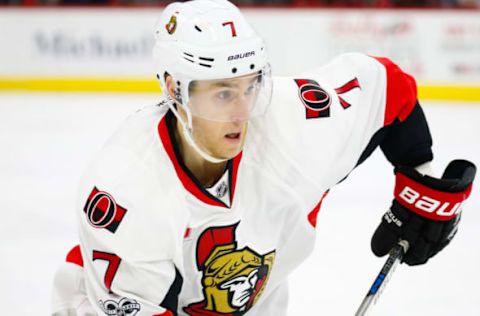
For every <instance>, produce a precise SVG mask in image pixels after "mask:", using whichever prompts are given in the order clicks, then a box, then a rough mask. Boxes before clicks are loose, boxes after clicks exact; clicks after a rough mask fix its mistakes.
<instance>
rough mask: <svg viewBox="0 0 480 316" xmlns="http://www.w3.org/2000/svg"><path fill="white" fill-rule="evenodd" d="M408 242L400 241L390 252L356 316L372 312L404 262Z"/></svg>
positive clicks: (363, 315)
mask: <svg viewBox="0 0 480 316" xmlns="http://www.w3.org/2000/svg"><path fill="white" fill-rule="evenodd" d="M408 247H409V244H408V241H406V240H400V241H399V242H398V243H397V244H396V245H395V246H394V247H393V248H392V250H390V254H389V256H388V259H387V261H386V262H385V264H384V265H383V267H382V270H380V273H379V274H378V275H377V278H376V279H375V281H374V282H373V284H372V286H371V287H370V290H369V291H368V293H367V295H366V296H365V298H364V299H363V301H362V304H361V305H360V307H359V308H358V309H357V312H356V313H355V316H365V315H367V314H368V312H369V311H370V310H371V307H372V306H373V305H374V304H375V303H376V302H377V300H378V298H379V296H380V294H381V293H382V291H383V289H384V288H385V286H386V285H387V283H388V280H390V277H391V276H392V274H393V271H395V268H396V267H397V265H398V264H399V263H400V262H402V259H403V256H404V255H405V253H406V252H407V251H408Z"/></svg>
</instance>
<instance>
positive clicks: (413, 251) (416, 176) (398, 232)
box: [371, 160, 476, 265]
mask: <svg viewBox="0 0 480 316" xmlns="http://www.w3.org/2000/svg"><path fill="white" fill-rule="evenodd" d="M475 171H476V168H475V165H474V164H473V163H471V162H469V161H466V160H454V161H452V162H450V164H449V165H448V167H447V168H446V169H445V172H444V173H443V176H442V178H441V179H437V178H432V177H430V176H423V175H421V174H420V173H418V172H417V171H416V170H415V169H413V168H410V167H398V168H396V169H395V175H396V183H395V199H394V200H393V203H392V206H391V208H390V210H388V211H387V212H386V213H385V214H384V215H383V218H382V222H381V223H380V225H379V226H378V227H377V229H376V231H375V233H374V234H373V237H372V242H371V247H372V251H373V253H374V254H375V255H377V256H379V257H381V256H384V255H386V254H387V253H388V252H389V251H390V249H391V248H392V247H393V246H394V245H395V244H396V243H397V242H398V241H399V240H400V239H404V240H407V241H408V242H409V244H410V248H409V250H408V251H407V253H406V255H405V257H404V258H403V261H404V262H406V263H407V264H408V265H419V264H424V263H426V262H427V261H428V259H429V258H431V257H433V256H434V255H435V254H437V253H438V252H439V251H440V250H442V249H443V248H444V247H445V246H446V245H448V244H449V243H450V241H451V240H452V238H453V237H454V236H455V234H456V232H457V225H458V223H459V221H460V211H461V204H462V202H463V201H464V200H466V199H467V198H468V196H469V195H470V192H471V190H472V182H473V178H474V177H475Z"/></svg>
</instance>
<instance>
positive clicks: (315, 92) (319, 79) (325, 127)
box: [263, 53, 417, 195]
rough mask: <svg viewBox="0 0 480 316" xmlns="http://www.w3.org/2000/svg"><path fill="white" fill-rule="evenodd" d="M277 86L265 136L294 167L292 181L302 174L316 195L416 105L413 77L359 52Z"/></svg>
mask: <svg viewBox="0 0 480 316" xmlns="http://www.w3.org/2000/svg"><path fill="white" fill-rule="evenodd" d="M275 84H276V85H274V94H273V102H272V108H271V109H269V118H268V119H267V120H266V122H264V124H263V125H265V126H266V129H267V131H266V133H268V134H269V135H270V139H271V140H272V142H273V143H274V144H275V146H276V147H278V148H281V149H280V150H279V151H280V152H279V155H282V156H284V157H286V159H288V160H289V161H290V163H291V164H292V165H293V166H294V169H295V172H294V173H292V174H290V175H289V177H290V178H293V177H294V174H295V173H296V174H297V175H298V174H300V175H301V177H299V178H302V179H306V181H307V182H308V187H313V188H314V189H313V191H314V190H316V191H317V193H316V194H317V195H321V194H322V193H323V191H324V190H327V189H328V188H331V187H332V186H334V185H335V184H336V183H338V182H340V181H341V180H342V179H344V178H345V177H346V176H347V175H348V174H349V173H350V172H351V171H352V170H353V169H354V168H355V166H357V165H358V163H359V162H360V161H361V159H362V158H365V157H366V155H365V154H364V152H365V150H366V149H367V147H368V146H369V144H372V143H373V144H376V145H379V144H380V143H381V141H382V140H383V139H384V137H377V136H378V135H379V134H378V132H379V131H381V130H382V129H383V128H384V127H387V126H390V125H392V124H394V123H396V122H404V121H405V120H407V118H408V117H409V116H410V114H411V113H412V112H413V110H414V109H415V107H416V104H417V89H416V83H415V80H414V79H413V78H412V77H411V76H410V75H408V74H406V73H405V72H403V71H402V70H401V69H400V68H399V67H398V66H397V65H395V64H394V63H393V62H392V61H390V60H389V59H387V58H378V57H370V56H367V55H363V54H357V53H350V54H344V55H341V56H339V57H338V58H336V59H335V60H333V61H332V62H331V63H329V64H327V65H326V66H324V67H321V68H317V69H313V70H311V71H308V72H306V73H304V74H301V75H297V76H293V77H288V78H287V77H285V78H279V79H278V80H277V81H276V82H275ZM412 136H413V137H415V135H412ZM362 154H363V157H362ZM303 187H304V188H305V187H307V186H305V185H304V186H303ZM319 191H320V192H319Z"/></svg>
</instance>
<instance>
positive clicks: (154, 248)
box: [77, 147, 186, 315]
mask: <svg viewBox="0 0 480 316" xmlns="http://www.w3.org/2000/svg"><path fill="white" fill-rule="evenodd" d="M128 155H129V153H128V152H127V151H124V150H121V149H119V148H114V147H112V148H109V149H107V150H104V151H103V153H102V154H101V156H100V157H99V158H97V160H98V161H97V162H96V163H94V164H93V166H92V167H91V168H90V170H89V171H88V172H87V175H86V176H85V178H84V180H83V181H82V185H81V188H80V198H79V202H78V207H77V208H78V212H77V213H78V221H79V231H80V245H81V252H82V257H83V264H84V272H85V282H86V289H87V295H88V298H89V300H90V302H91V304H92V305H93V306H94V307H95V309H96V311H97V313H98V314H99V315H100V314H101V315H103V314H105V313H106V314H108V315H110V314H109V311H110V312H112V310H113V311H114V310H121V311H123V312H124V313H125V314H126V315H127V314H129V313H131V314H132V315H133V314H135V313H134V312H137V313H138V315H176V312H177V304H178V294H179V292H180V289H181V286H182V270H181V267H182V266H183V265H182V253H181V249H182V241H183V234H184V232H185V227H186V218H185V217H184V216H183V214H178V213H177V214H174V213H173V210H178V209H180V208H179V207H178V205H175V203H177V201H178V200H179V199H178V198H176V197H175V196H174V193H169V192H172V190H169V189H168V188H167V187H166V186H165V184H164V183H162V182H161V181H159V180H158V179H159V178H158V177H156V176H155V175H153V174H152V170H149V169H148V168H146V167H144V166H143V164H142V163H132V162H131V161H133V160H135V159H136V158H135V157H131V158H130V157H128ZM153 173H154V172H153ZM115 315H116V314H115Z"/></svg>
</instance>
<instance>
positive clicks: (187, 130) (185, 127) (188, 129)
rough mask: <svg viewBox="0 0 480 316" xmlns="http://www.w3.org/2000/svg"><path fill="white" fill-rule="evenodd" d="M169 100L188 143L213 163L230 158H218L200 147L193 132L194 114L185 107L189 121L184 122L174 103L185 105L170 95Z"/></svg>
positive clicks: (169, 104) (169, 105)
mask: <svg viewBox="0 0 480 316" xmlns="http://www.w3.org/2000/svg"><path fill="white" fill-rule="evenodd" d="M168 99H169V102H168V107H169V108H170V110H172V112H173V114H174V115H175V117H176V118H177V120H178V121H179V122H180V124H181V125H182V131H183V135H184V136H185V138H186V139H187V143H188V144H189V145H190V146H192V148H193V149H195V151H196V152H197V153H198V154H199V155H200V156H201V157H202V158H203V159H205V160H207V161H209V162H211V163H221V162H224V161H227V160H228V158H223V159H220V158H216V157H213V156H212V155H210V154H209V153H207V152H205V151H204V150H203V149H201V148H200V146H198V145H197V143H196V142H195V140H194V139H193V133H192V114H191V113H190V110H189V109H188V108H187V107H185V106H184V107H183V108H184V109H185V111H186V112H187V119H188V122H184V121H183V120H182V118H181V117H180V114H179V113H178V111H177V109H176V108H175V106H174V103H177V104H178V105H179V106H183V105H182V104H180V103H178V102H177V101H176V100H173V99H172V98H171V97H170V96H169V97H168Z"/></svg>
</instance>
